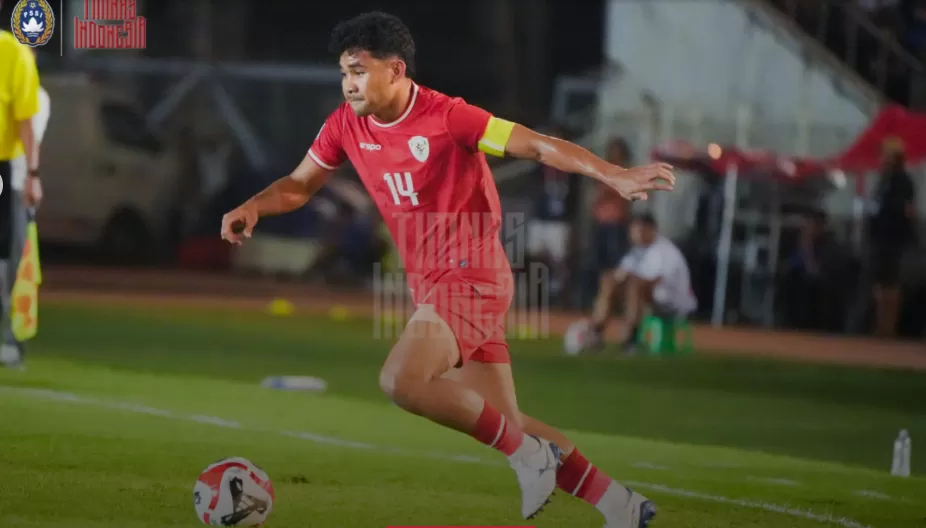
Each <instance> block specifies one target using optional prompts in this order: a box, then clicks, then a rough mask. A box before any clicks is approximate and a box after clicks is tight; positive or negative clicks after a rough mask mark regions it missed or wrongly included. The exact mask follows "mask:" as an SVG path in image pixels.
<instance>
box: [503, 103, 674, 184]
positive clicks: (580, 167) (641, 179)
mask: <svg viewBox="0 0 926 528" xmlns="http://www.w3.org/2000/svg"><path fill="white" fill-rule="evenodd" d="M493 119H495V120H496V121H497V122H499V123H500V125H496V126H504V125H505V124H506V122H505V121H503V120H499V119H497V118H493ZM507 125H508V126H510V127H511V128H510V130H511V132H510V135H509V136H508V138H507V141H506V142H505V153H506V154H508V155H511V156H514V157H516V158H523V159H532V160H536V161H539V162H540V163H543V164H544V165H549V166H551V167H553V168H556V169H559V170H561V171H563V172H569V173H575V174H583V175H585V176H588V177H591V178H594V179H596V180H599V181H601V182H604V183H605V184H607V185H608V186H609V187H611V188H613V189H614V190H616V191H617V192H619V193H620V194H621V196H623V197H624V198H626V199H628V200H632V199H641V200H645V199H646V198H647V192H649V191H671V190H672V189H674V188H675V175H674V174H672V166H671V165H669V164H667V163H653V164H651V165H643V166H640V167H633V168H623V167H618V166H617V165H613V164H611V163H608V162H607V161H605V160H603V159H601V158H599V157H598V156H596V155H594V154H592V153H591V152H589V151H588V150H587V149H585V148H583V147H581V146H579V145H576V144H575V143H571V142H569V141H565V140H562V139H557V138H554V137H550V136H546V135H543V134H540V133H538V132H535V131H533V130H531V129H529V128H527V127H525V126H522V125H519V124H515V123H510V122H507ZM490 126H492V125H490Z"/></svg>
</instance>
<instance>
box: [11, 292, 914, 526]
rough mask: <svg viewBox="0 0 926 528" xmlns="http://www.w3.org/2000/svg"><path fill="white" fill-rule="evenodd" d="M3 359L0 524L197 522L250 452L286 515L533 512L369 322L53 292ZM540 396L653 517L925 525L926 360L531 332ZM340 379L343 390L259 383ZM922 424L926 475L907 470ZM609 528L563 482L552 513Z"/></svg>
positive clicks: (435, 519) (279, 518) (436, 521)
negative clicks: (414, 383)
mask: <svg viewBox="0 0 926 528" xmlns="http://www.w3.org/2000/svg"><path fill="white" fill-rule="evenodd" d="M41 318H42V319H41V328H40V335H39V337H38V338H37V339H36V341H35V342H34V343H33V344H32V346H31V353H30V356H29V359H28V366H29V369H28V370H27V371H25V372H18V371H8V370H2V369H0V527H28V528H40V527H41V528H52V527H54V528H58V527H61V528H64V527H69V528H70V527H87V528H147V527H164V526H189V527H193V526H197V525H198V521H197V520H196V517H195V515H194V513H193V505H192V487H193V483H194V481H195V479H196V477H197V475H198V474H199V471H200V470H201V469H203V468H204V467H205V466H206V465H207V464H209V463H210V462H213V461H215V460H217V459H219V458H222V457H226V456H243V457H247V458H249V459H251V460H253V461H254V462H255V463H257V464H259V465H261V466H262V467H263V468H264V469H265V470H266V471H267V472H268V473H269V475H270V476H271V478H273V480H274V484H275V486H276V490H277V501H276V504H275V506H274V512H273V514H272V515H271V518H270V522H269V524H268V525H269V526H271V527H293V528H303V527H332V528H334V527H341V528H379V527H386V526H390V525H419V526H420V525H448V526H450V525H455V526H460V525H466V526H476V525H492V526H500V525H518V526H523V525H525V523H524V521H523V520H521V519H520V518H519V515H518V512H519V501H518V491H517V483H516V481H515V478H514V475H513V473H511V471H510V470H509V469H508V468H507V467H506V466H505V465H504V461H503V459H502V458H501V456H500V455H498V454H497V453H495V452H494V451H492V450H491V449H488V448H486V447H484V446H481V445H479V444H478V443H476V442H475V441H474V440H472V439H470V438H468V437H466V436H464V435H460V434H458V433H454V432H451V431H447V430H444V429H441V428H440V427H438V426H435V425H432V424H430V423H429V422H427V421H425V420H423V419H420V418H417V417H414V416H410V415H407V414H405V413H403V412H402V411H401V410H399V409H398V408H397V407H395V406H394V405H391V404H390V403H389V402H388V401H387V400H386V398H385V397H384V396H383V395H381V394H380V392H379V390H378V387H377V373H378V369H379V365H380V363H381V361H382V359H383V358H384V357H385V355H386V353H387V352H388V349H389V345H390V342H389V341H388V340H383V339H379V340H377V339H374V338H373V337H372V336H373V324H372V322H371V321H370V320H352V321H344V322H334V321H331V320H329V319H328V318H325V317H309V316H298V315H297V316H294V317H272V316H269V315H265V314H263V313H261V312H257V311H244V310H237V311H236V310H231V309H227V310H205V309H197V310H194V309H189V308H182V307H178V308H176V309H171V310H169V311H168V310H163V309H152V308H148V309H144V308H138V307H132V306H107V307H100V306H98V307H88V306H79V305H77V304H73V303H48V302H46V303H45V304H43V307H42V314H41ZM512 352H513V354H514V367H515V374H516V381H517V383H518V389H519V400H520V402H521V404H522V407H523V408H524V410H525V411H526V412H528V413H532V414H534V415H536V416H537V417H539V418H541V419H544V420H546V421H548V422H550V423H552V424H554V425H557V426H559V427H561V428H564V429H566V430H567V431H568V432H569V434H570V436H571V437H573V439H574V440H575V441H576V442H577V444H578V445H579V446H580V447H581V449H582V451H583V452H584V453H585V454H586V455H587V456H588V457H589V458H590V459H591V460H592V461H593V462H595V463H596V464H597V465H599V466H600V467H602V468H603V469H604V470H605V471H606V472H608V473H609V474H611V475H612V476H614V477H616V478H617V479H618V480H622V481H625V482H627V483H631V484H632V485H633V486H634V487H636V488H638V489H640V490H641V491H642V492H644V493H645V494H646V495H648V496H649V497H650V498H651V499H653V500H654V501H655V502H656V503H657V506H658V507H659V510H660V512H659V515H658V516H657V518H656V521H655V522H654V524H653V527H654V528H660V527H665V528H684V527H692V528H724V527H729V528H749V527H768V528H779V527H781V528H803V527H822V526H843V527H846V528H851V527H862V526H871V527H876V528H903V527H911V528H912V527H920V528H922V527H924V526H926V478H924V477H923V475H926V455H922V454H921V453H922V452H923V450H924V449H926V448H924V447H921V446H923V445H924V443H926V375H923V374H922V373H915V372H909V371H898V370H874V369H856V368H838V367H833V366H812V365H806V364H801V365H798V364H791V363H784V362H770V361H759V360H754V361H753V360H744V359H737V360H731V359H716V358H705V357H697V356H695V357H691V358H680V359H672V360H669V359H663V360H653V359H632V360H626V359H615V358H584V357H583V358H567V357H563V356H562V355H561V354H560V353H559V343H558V341H556V340H532V341H513V342H512ZM276 374H301V375H312V376H318V377H322V378H324V379H326V380H327V381H328V383H329V389H328V391H327V392H326V393H324V394H308V393H287V392H280V391H273V390H270V389H265V388H262V387H260V386H259V382H260V380H261V379H262V378H263V377H264V376H267V375H276ZM901 428H906V429H908V430H910V432H911V435H912V438H913V445H914V449H913V472H914V476H913V477H911V478H907V479H903V478H894V477H891V476H890V474H889V468H890V462H891V446H892V442H893V439H894V437H895V436H896V435H897V432H898V431H899V430H900V429H901ZM527 524H531V525H535V526H538V527H600V526H601V525H602V524H603V523H602V521H601V519H600V517H599V516H598V515H597V512H595V511H594V510H593V509H592V508H591V507H589V506H588V505H586V504H584V503H582V502H580V501H578V500H576V499H574V498H572V497H569V496H566V495H564V494H562V493H558V494H557V496H556V497H555V498H554V502H553V504H551V505H550V506H549V507H548V508H547V509H546V510H545V512H544V513H543V514H542V515H541V516H540V517H538V518H537V519H535V521H533V522H532V523H527Z"/></svg>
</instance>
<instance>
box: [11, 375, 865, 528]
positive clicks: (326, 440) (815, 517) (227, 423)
mask: <svg viewBox="0 0 926 528" xmlns="http://www.w3.org/2000/svg"><path fill="white" fill-rule="evenodd" d="M0 392H8V393H14V394H22V395H25V396H32V397H37V398H44V399H48V400H54V401H61V402H68V403H77V404H83V405H91V406H96V407H103V408H108V409H115V410H121V411H127V412H132V413H138V414H148V415H154V416H160V417H163V418H170V419H174V420H189V421H194V422H197V423H202V424H207V425H215V426H218V427H231V428H235V429H250V428H245V427H243V426H241V424H239V423H238V422H235V421H233V420H225V419H222V418H217V417H214V416H203V415H193V416H184V415H180V414H176V413H174V412H171V411H167V410H164V409H156V408H153V407H148V406H145V405H136V404H132V403H125V402H112V401H107V400H101V399H97V398H90V397H83V396H78V395H76V394H73V393H69V392H59V391H54V390H49V389H23V388H19V387H6V386H2V385H0ZM279 434H281V435H283V436H289V437H293V438H299V439H302V440H308V441H311V442H315V443H319V444H328V445H333V446H338V447H345V448H350V449H363V450H370V451H376V452H381V453H389V454H393V455H401V456H416V457H422V456H423V457H425V458H433V459H439V460H447V461H453V462H465V463H475V464H482V465H488V466H502V465H504V464H502V463H501V462H493V461H488V460H484V459H481V458H479V457H475V456H471V455H452V454H448V453H436V452H422V451H411V450H407V449H401V448H397V447H386V446H380V445H375V444H367V443H363V442H355V441H351V440H344V439H342V438H337V437H333V436H325V435H319V434H315V433H306V432H298V431H279ZM623 482H624V483H625V484H627V485H629V486H633V487H636V488H640V489H649V490H653V491H658V492H660V493H665V494H666V495H674V496H676V497H687V498H692V499H698V500H703V501H708V502H716V503H720V504H730V505H733V506H741V507H744V508H752V509H756V510H763V511H767V512H772V513H780V514H783V515H790V516H791V517H798V518H801V519H807V520H811V521H817V522H820V523H825V524H836V525H839V526H842V527H843V528H873V527H872V526H869V525H865V524H862V523H860V522H858V521H855V520H852V519H849V518H846V517H834V516H833V515H832V514H820V513H814V512H812V511H810V510H801V509H799V508H790V507H788V506H782V505H779V504H772V503H769V502H762V501H753V500H745V499H734V498H731V497H724V496H723V495H711V494H708V493H701V492H698V491H691V490H686V489H680V488H672V487H669V486H666V485H664V484H652V483H648V482H638V481H632V480H628V481H623ZM875 493H877V492H875Z"/></svg>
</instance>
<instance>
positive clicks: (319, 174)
mask: <svg viewBox="0 0 926 528" xmlns="http://www.w3.org/2000/svg"><path fill="white" fill-rule="evenodd" d="M330 175H331V171H330V170H328V169H326V168H324V167H321V166H319V165H318V164H317V163H316V162H315V161H314V160H313V159H312V157H311V156H306V157H305V159H303V160H302V163H300V164H299V166H298V167H296V169H295V170H293V172H291V173H290V174H289V175H287V176H283V177H282V178H280V179H279V180H277V181H275V182H273V183H271V184H270V185H268V186H267V188H265V189H264V190H262V191H260V192H259V193H257V194H255V195H254V196H252V197H251V198H250V199H249V200H248V201H246V202H244V203H243V204H241V205H239V206H238V207H236V208H235V209H233V210H232V211H230V212H228V213H226V214H225V216H223V217H222V238H223V239H224V240H227V241H229V242H231V243H232V244H241V242H242V241H243V240H244V239H245V238H251V234H252V233H253V232H254V226H255V225H257V220H258V219H259V218H260V217H262V216H273V215H279V214H284V213H289V212H291V211H295V210H296V209H298V208H300V207H302V206H303V205H305V204H306V202H308V201H309V199H310V198H311V197H312V195H314V194H315V193H316V192H318V190H319V189H321V188H322V186H324V185H325V182H326V181H328V177H329V176H330Z"/></svg>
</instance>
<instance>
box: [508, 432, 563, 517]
mask: <svg viewBox="0 0 926 528" xmlns="http://www.w3.org/2000/svg"><path fill="white" fill-rule="evenodd" d="M559 455H560V449H559V447H557V446H556V444H554V443H553V442H550V441H549V440H544V439H543V438H538V437H536V436H530V435H528V436H527V437H526V438H525V439H524V445H522V446H521V447H519V448H518V450H517V451H515V453H514V454H513V455H511V456H509V457H508V462H509V463H510V464H511V469H513V470H514V472H515V474H517V476H518V485H519V486H520V487H521V515H523V516H524V518H525V519H532V518H533V517H534V516H535V515H537V514H538V513H540V512H541V510H543V507H544V506H546V505H547V504H549V502H550V496H551V495H553V492H554V491H556V470H557V469H559V464H560V461H559Z"/></svg>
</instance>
